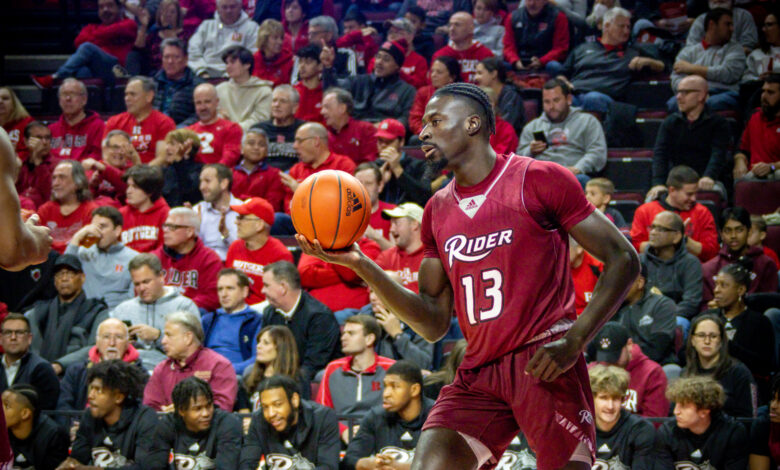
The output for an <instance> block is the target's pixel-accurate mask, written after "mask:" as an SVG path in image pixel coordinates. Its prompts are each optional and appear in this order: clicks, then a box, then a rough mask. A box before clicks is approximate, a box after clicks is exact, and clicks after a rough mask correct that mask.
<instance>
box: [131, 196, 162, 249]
mask: <svg viewBox="0 0 780 470" xmlns="http://www.w3.org/2000/svg"><path fill="white" fill-rule="evenodd" d="M168 211H170V207H168V203H167V202H165V199H163V198H159V199H157V200H156V201H154V203H153V204H152V207H150V208H149V209H148V210H146V212H140V211H139V210H138V209H136V208H135V207H133V206H130V205H127V206H124V207H122V208H121V209H119V213H121V214H122V217H123V218H124V224H123V225H122V230H123V231H122V243H124V244H125V246H128V247H130V248H132V249H134V250H135V251H138V252H139V253H148V252H150V251H154V250H156V249H157V248H160V247H161V246H162V245H163V232H162V226H163V224H164V223H165V219H167V218H168Z"/></svg>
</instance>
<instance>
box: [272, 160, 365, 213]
mask: <svg viewBox="0 0 780 470" xmlns="http://www.w3.org/2000/svg"><path fill="white" fill-rule="evenodd" d="M355 166H356V165H355V162H353V161H352V159H351V158H349V157H345V156H344V155H339V154H337V153H333V152H331V153H330V155H328V158H326V159H325V161H324V162H322V164H321V165H320V166H318V167H317V168H314V167H312V166H311V165H310V164H308V163H303V162H298V163H296V164H295V165H293V166H292V168H290V171H289V172H288V173H289V174H290V176H292V177H293V178H294V179H295V181H297V182H299V183H300V182H301V181H303V180H305V179H306V178H308V177H309V176H311V175H313V174H314V173H317V172H319V171H323V170H341V171H345V172H347V173H349V174H350V175H351V174H352V173H354V172H355ZM292 195H293V193H292V191H290V190H289V189H288V188H287V187H286V186H285V197H284V211H285V212H287V213H289V212H290V200H291V199H292Z"/></svg>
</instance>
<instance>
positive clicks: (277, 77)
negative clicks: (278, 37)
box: [252, 34, 293, 86]
mask: <svg viewBox="0 0 780 470" xmlns="http://www.w3.org/2000/svg"><path fill="white" fill-rule="evenodd" d="M292 68H293V50H292V44H291V42H290V35H289V34H285V35H284V43H283V44H282V51H281V52H280V53H279V55H277V56H276V57H274V58H273V59H271V60H268V59H266V58H265V57H264V56H263V52H262V51H257V52H255V69H254V71H253V72H252V75H254V76H255V77H260V78H262V79H263V80H268V81H270V82H273V84H274V86H276V85H282V84H289V83H290V76H291V75H292Z"/></svg>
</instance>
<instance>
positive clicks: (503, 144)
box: [480, 87, 519, 154]
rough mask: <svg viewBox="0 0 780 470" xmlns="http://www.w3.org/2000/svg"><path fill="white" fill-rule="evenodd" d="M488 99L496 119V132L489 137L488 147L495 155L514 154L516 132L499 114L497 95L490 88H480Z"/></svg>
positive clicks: (516, 141)
mask: <svg viewBox="0 0 780 470" xmlns="http://www.w3.org/2000/svg"><path fill="white" fill-rule="evenodd" d="M480 88H482V91H484V92H485V93H486V94H487V95H488V97H490V102H491V103H492V105H493V113H494V114H495V118H496V123H495V124H496V131H495V132H494V133H493V134H492V135H491V136H490V146H491V147H492V148H493V150H494V151H495V152H496V153H497V154H509V153H514V151H515V150H517V144H518V142H519V139H518V137H517V132H515V129H514V128H513V127H512V125H511V124H509V123H508V122H506V121H505V120H504V119H503V118H502V117H501V114H500V113H499V110H498V94H497V93H496V92H495V90H493V89H492V88H490V87H480Z"/></svg>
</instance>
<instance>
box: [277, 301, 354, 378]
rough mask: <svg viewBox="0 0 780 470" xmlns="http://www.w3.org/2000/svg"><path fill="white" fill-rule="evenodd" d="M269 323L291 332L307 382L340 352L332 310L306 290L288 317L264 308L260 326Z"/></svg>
mask: <svg viewBox="0 0 780 470" xmlns="http://www.w3.org/2000/svg"><path fill="white" fill-rule="evenodd" d="M270 325H284V326H286V327H288V328H290V330H291V331H292V334H293V336H294V337H295V343H296V344H297V345H298V357H299V358H300V359H299V360H300V361H301V377H302V378H303V379H304V381H305V382H310V381H311V379H313V378H314V374H316V373H317V371H319V370H320V369H324V368H325V366H326V365H328V363H329V362H330V361H331V360H333V359H336V358H337V357H339V356H340V355H341V348H340V338H341V333H340V331H339V324H338V322H336V318H335V317H334V316H333V312H331V310H330V309H329V308H328V307H327V306H326V305H325V304H323V303H322V302H320V301H319V300H317V299H315V298H314V297H312V296H311V294H309V293H308V292H306V291H301V300H300V302H299V303H298V307H297V308H296V309H295V312H293V315H292V317H291V318H289V319H288V318H285V316H284V315H282V314H281V313H279V312H278V311H277V310H276V309H275V308H274V307H273V306H270V305H269V306H268V307H266V308H265V310H263V326H270Z"/></svg>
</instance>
